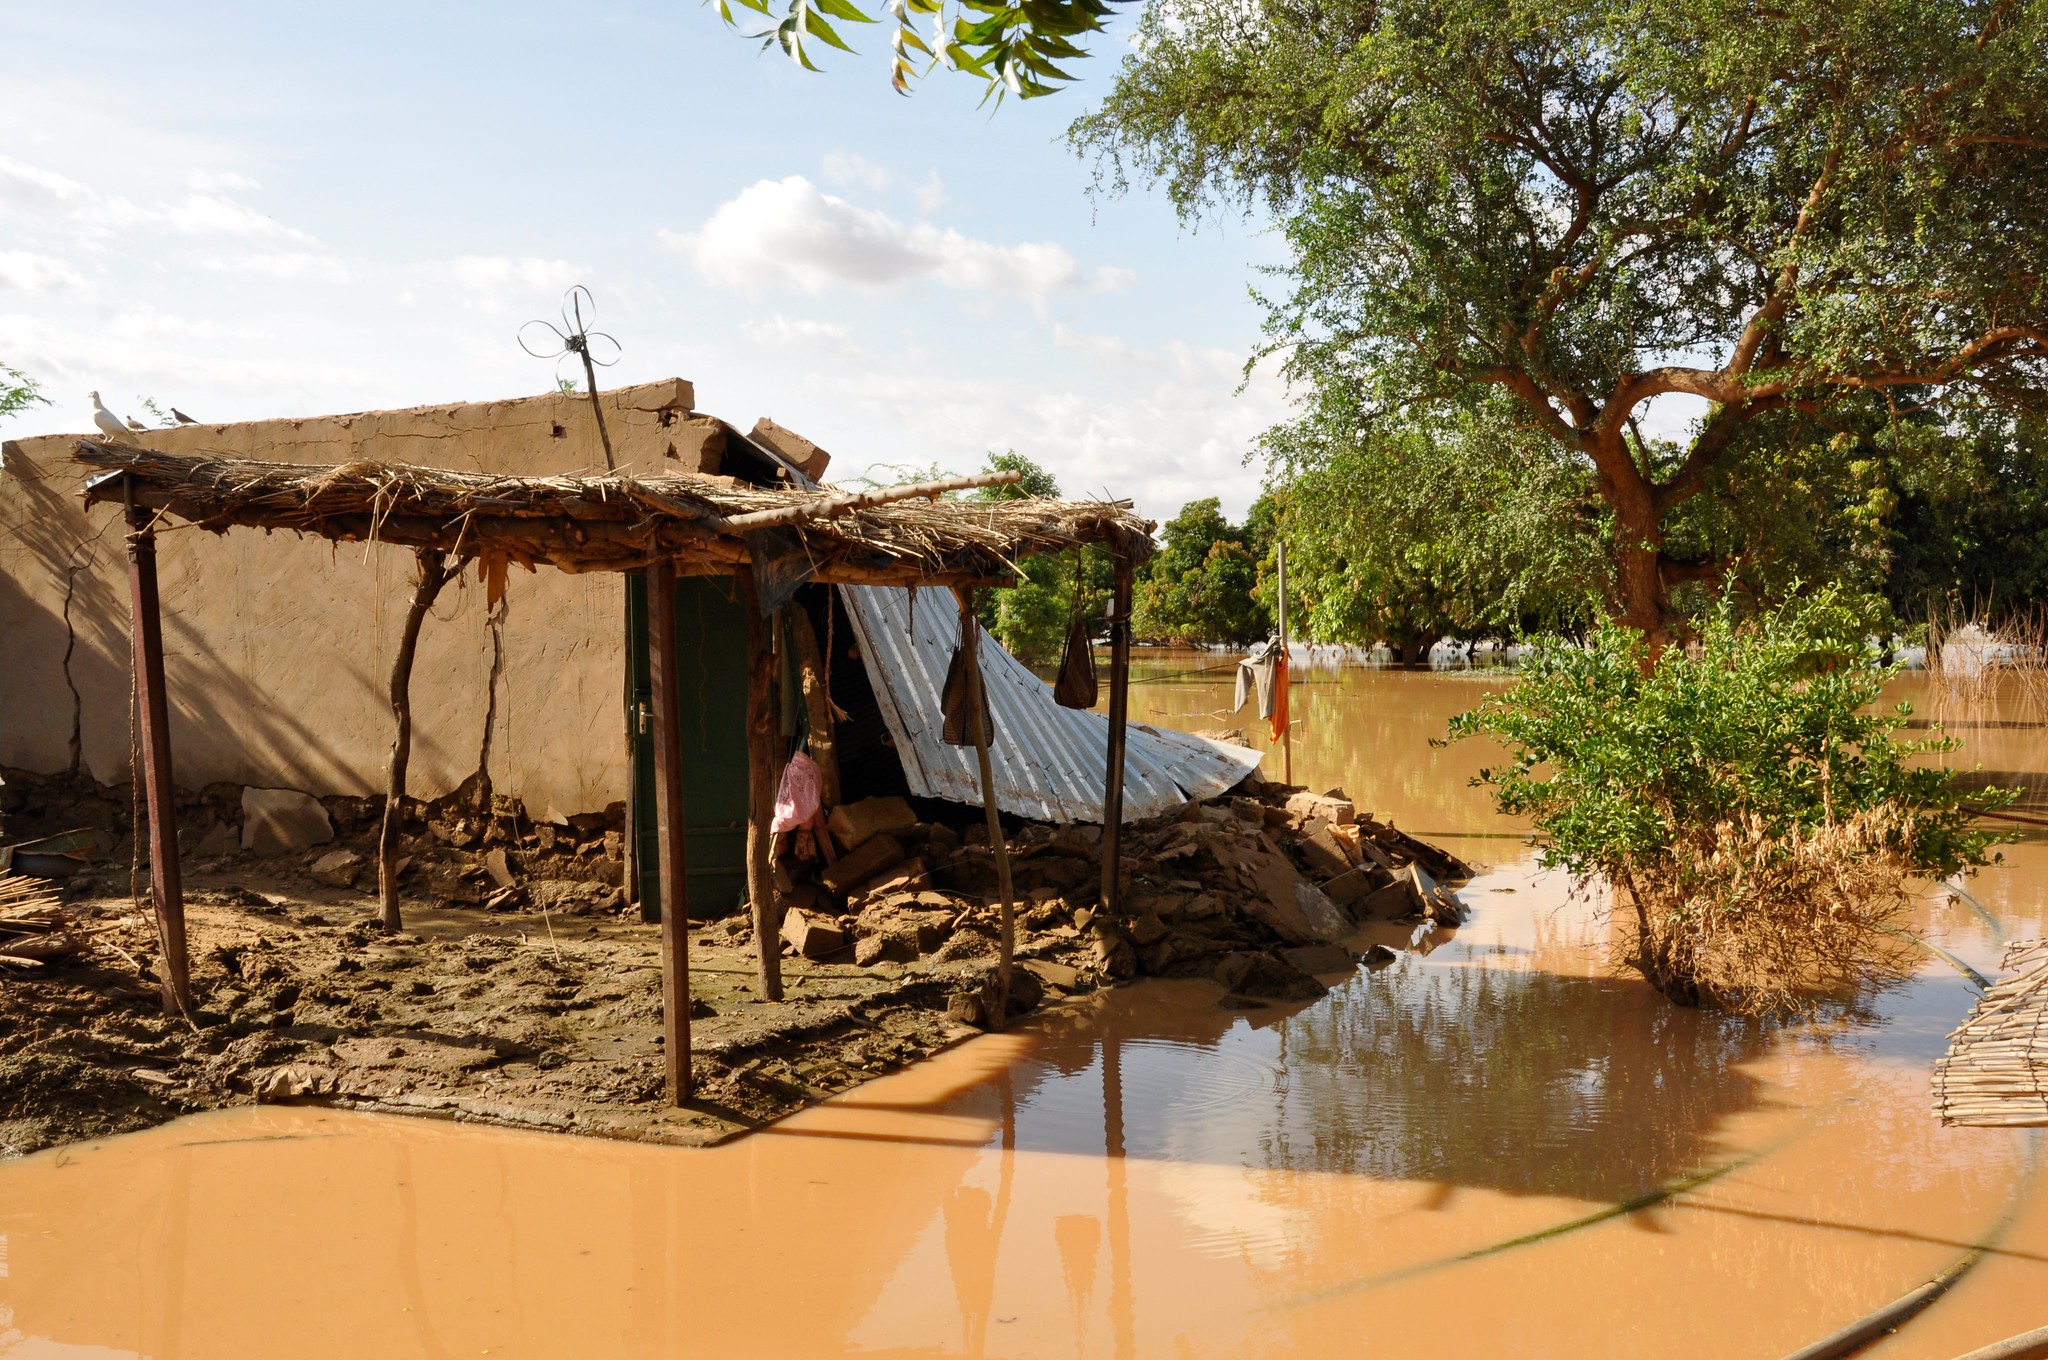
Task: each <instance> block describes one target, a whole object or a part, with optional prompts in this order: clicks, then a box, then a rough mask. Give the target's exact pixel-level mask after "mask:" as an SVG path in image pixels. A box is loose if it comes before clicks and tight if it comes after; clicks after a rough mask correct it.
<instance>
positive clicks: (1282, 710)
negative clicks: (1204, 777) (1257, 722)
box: [1273, 539, 1294, 784]
mask: <svg viewBox="0 0 2048 1360" xmlns="http://www.w3.org/2000/svg"><path fill="white" fill-rule="evenodd" d="M1274 553H1275V573H1274V574H1275V576H1276V578H1277V582H1276V584H1277V589H1278V592H1279V594H1278V600H1279V605H1280V608H1279V614H1280V619H1279V623H1280V665H1279V667H1278V669H1277V671H1276V672H1275V675H1274V682H1275V683H1276V684H1277V685H1279V687H1280V693H1279V694H1277V695H1275V696H1274V698H1273V711H1274V712H1275V713H1276V714H1278V715H1279V718H1280V751H1281V756H1280V760H1281V765H1280V780H1281V782H1282V783H1285V784H1292V783H1293V782H1294V706H1293V704H1292V703H1290V702H1289V700H1290V699H1291V698H1292V697H1293V687H1294V656H1293V653H1292V652H1291V651H1290V650H1289V643H1288V640H1287V540H1285V539H1282V540H1281V541H1280V542H1279V544H1278V545H1277V546H1276V547H1275V549H1274Z"/></svg>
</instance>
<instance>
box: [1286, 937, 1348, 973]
mask: <svg viewBox="0 0 2048 1360" xmlns="http://www.w3.org/2000/svg"><path fill="white" fill-rule="evenodd" d="M1278 952H1279V955H1280V957H1281V958H1282V959H1285V960H1286V961H1287V963H1288V964H1289V965H1291V966H1292V967H1294V968H1296V969H1298V970H1299V971H1301V972H1304V973H1308V974H1310V975H1316V974H1322V973H1349V972H1350V971H1351V970H1352V969H1353V968H1355V967H1357V966H1358V960H1356V959H1355V958H1353V957H1352V956H1351V951H1350V950H1348V949H1346V948H1344V947H1343V946H1342V945H1334V944H1303V945H1296V946H1295V947H1294V948H1292V949H1282V950H1280V951H1278Z"/></svg>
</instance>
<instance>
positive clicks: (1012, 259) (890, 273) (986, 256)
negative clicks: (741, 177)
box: [661, 175, 1083, 304]
mask: <svg viewBox="0 0 2048 1360" xmlns="http://www.w3.org/2000/svg"><path fill="white" fill-rule="evenodd" d="M661 240H662V242H663V243H664V244H665V245H667V246H669V247H670V248H671V249H673V250H677V251H680V252H681V253H683V254H684V255H687V256H688V257H689V258H690V260H691V261H692V263H694V264H695V265H696V267H697V272H698V273H699V274H700V275H701V276H702V277H703V278H704V279H705V280H706V281H707V282H709V283H712V284H715V285H717V286H719V287H721V288H726V289H729V290H731V291H733V292H737V293H742V294H746V295H749V296H751V295H755V294H758V293H759V292H761V291H763V290H764V289H767V288H785V289H790V290H793V291H796V292H800V293H810V294H819V293H825V292H829V291H831V290H832V289H834V288H841V287H846V288H857V289H864V290H870V291H876V290H882V289H888V288H895V287H901V286H904V285H907V284H912V283H916V282H920V281H922V280H926V279H934V280H937V281H938V282H939V283H941V284H943V285H944V286H945V287H948V288H953V289H960V290H965V291H972V292H976V293H982V294H991V293H993V294H1004V295H1010V296H1017V297H1023V298H1028V299H1031V300H1032V301H1033V302H1035V303H1040V304H1042V303H1043V301H1044V299H1045V298H1046V297H1047V296H1048V295H1050V294H1052V293H1055V292H1060V291H1065V290H1069V289H1076V288H1079V287H1081V286H1082V284H1083V278H1082V273H1081V266H1080V265H1079V264H1078V263H1076V262H1075V260H1074V257H1073V256H1072V255H1070V254H1068V253H1067V250H1066V248H1065V247H1064V246H1061V245H1059V244H1057V243H1056V242H1052V241H1026V242H1023V243H1021V244H1018V245H999V244H997V243H996V242H993V241H984V240H980V239H978V238H976V237H972V236H967V235H965V234H963V233H961V232H959V231H956V230H954V229H952V228H950V227H947V228H940V227H935V226H933V225H931V224H930V223H928V222H917V223H908V222H901V221H898V220H897V219H896V218H893V217H891V216H889V215H888V214H887V213H884V212H878V211H875V210H874V209H871V208H861V207H857V206H855V205H854V204H852V203H849V202H847V201H846V200H845V199H843V198H838V197H835V196H834V195H832V194H828V193H825V192H823V191H822V190H820V189H819V188H818V187H817V186H816V185H814V184H812V183H811V182H810V181H809V180H807V179H805V178H803V176H801V175H792V176H790V177H789V178H787V179H781V180H762V181H760V182H759V183H757V184H754V185H751V186H749V187H748V188H746V189H743V190H741V191H740V193H739V194H738V195H737V196H735V197H734V198H732V199H730V200H728V201H727V202H725V203H722V204H720V205H719V207H718V208H717V209H716V210H715V211H714V212H713V213H712V214H711V216H710V217H709V218H708V219H707V220H706V221H705V223H704V225H703V226H702V227H701V228H700V229H698V230H697V231H695V232H690V233H680V232H669V231H664V232H662V233H661Z"/></svg>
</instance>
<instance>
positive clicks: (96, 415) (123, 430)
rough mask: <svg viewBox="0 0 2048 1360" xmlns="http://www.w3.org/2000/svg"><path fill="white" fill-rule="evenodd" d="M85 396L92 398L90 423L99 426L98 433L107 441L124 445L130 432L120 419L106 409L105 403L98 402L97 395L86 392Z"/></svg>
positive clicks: (98, 396) (98, 397)
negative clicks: (107, 439)
mask: <svg viewBox="0 0 2048 1360" xmlns="http://www.w3.org/2000/svg"><path fill="white" fill-rule="evenodd" d="M86 395H87V396H89V397H91V398H92V423H93V424H95V425H97V426H99V429H100V433H101V434H103V435H105V436H106V437H107V438H109V439H112V440H116V441H118V442H120V443H123V444H126V443H127V442H128V441H129V438H130V437H131V434H132V432H131V431H130V430H129V428H128V427H127V426H126V425H124V424H122V423H121V417H119V416H117V415H115V414H114V413H113V412H112V411H109V410H108V409H107V407H106V403H104V402H102V401H101V400H100V394H99V393H97V392H88V393H86Z"/></svg>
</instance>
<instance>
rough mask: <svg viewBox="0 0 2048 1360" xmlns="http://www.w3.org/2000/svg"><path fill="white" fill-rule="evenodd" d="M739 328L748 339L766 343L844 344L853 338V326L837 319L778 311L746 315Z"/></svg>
mask: <svg viewBox="0 0 2048 1360" xmlns="http://www.w3.org/2000/svg"><path fill="white" fill-rule="evenodd" d="M740 331H741V333H742V334H744V335H745V336H746V337H747V338H748V339H749V340H752V341H755V342H756V343H759V344H767V345H790V344H805V345H815V344H832V345H843V344H846V343H847V342H849V341H850V340H852V338H853V327H851V326H846V325H842V324H840V323H839V322H837V321H814V320H812V319H810V318H809V317H792V316H784V315H783V314H782V313H780V312H771V313H770V314H769V315H767V316H759V317H749V318H747V319H746V320H745V321H742V322H741V323H740Z"/></svg>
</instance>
